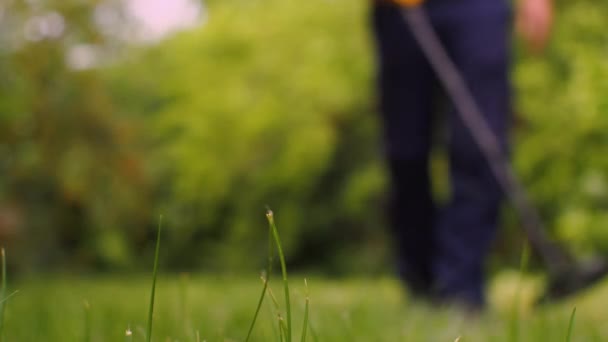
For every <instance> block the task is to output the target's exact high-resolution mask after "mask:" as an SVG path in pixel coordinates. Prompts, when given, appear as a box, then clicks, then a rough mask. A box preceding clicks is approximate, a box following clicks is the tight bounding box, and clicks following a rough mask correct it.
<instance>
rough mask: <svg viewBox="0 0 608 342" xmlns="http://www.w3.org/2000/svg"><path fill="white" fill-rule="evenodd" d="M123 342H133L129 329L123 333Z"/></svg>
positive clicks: (131, 332)
mask: <svg viewBox="0 0 608 342" xmlns="http://www.w3.org/2000/svg"><path fill="white" fill-rule="evenodd" d="M125 342H133V331H132V330H131V327H127V330H126V331H125Z"/></svg>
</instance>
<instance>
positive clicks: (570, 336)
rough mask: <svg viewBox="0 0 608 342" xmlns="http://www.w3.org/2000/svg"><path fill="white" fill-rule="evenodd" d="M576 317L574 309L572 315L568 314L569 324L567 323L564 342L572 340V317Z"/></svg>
mask: <svg viewBox="0 0 608 342" xmlns="http://www.w3.org/2000/svg"><path fill="white" fill-rule="evenodd" d="M575 315H576V307H574V309H572V314H570V323H568V333H567V334H566V342H570V339H571V338H572V329H574V316H575Z"/></svg>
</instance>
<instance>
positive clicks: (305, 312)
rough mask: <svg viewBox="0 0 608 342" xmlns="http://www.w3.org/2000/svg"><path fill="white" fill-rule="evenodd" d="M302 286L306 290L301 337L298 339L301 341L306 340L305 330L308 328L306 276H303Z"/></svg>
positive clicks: (308, 300)
mask: <svg viewBox="0 0 608 342" xmlns="http://www.w3.org/2000/svg"><path fill="white" fill-rule="evenodd" d="M304 288H305V291H306V305H305V306H304V323H303V324H302V338H301V339H300V341H301V342H305V341H306V331H307V330H308V307H309V304H310V297H309V295H308V282H307V281H306V278H304Z"/></svg>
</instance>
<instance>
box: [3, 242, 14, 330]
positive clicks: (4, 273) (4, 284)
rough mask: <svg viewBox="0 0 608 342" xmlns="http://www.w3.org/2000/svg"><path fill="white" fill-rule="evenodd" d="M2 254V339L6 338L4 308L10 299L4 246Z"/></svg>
mask: <svg viewBox="0 0 608 342" xmlns="http://www.w3.org/2000/svg"><path fill="white" fill-rule="evenodd" d="M0 253H1V254H2V257H1V258H2V287H1V288H0V341H3V340H4V308H5V304H4V303H5V302H6V300H7V299H8V297H6V288H7V286H6V253H5V252H4V248H2V249H0ZM11 296H12V295H11Z"/></svg>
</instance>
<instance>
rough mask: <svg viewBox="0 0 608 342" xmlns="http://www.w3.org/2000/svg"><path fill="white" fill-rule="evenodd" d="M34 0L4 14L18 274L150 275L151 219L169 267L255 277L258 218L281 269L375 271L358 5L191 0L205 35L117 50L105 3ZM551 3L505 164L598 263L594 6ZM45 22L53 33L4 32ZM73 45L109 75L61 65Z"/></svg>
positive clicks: (379, 213) (381, 185)
mask: <svg viewBox="0 0 608 342" xmlns="http://www.w3.org/2000/svg"><path fill="white" fill-rule="evenodd" d="M31 3H36V4H38V5H36V6H33V5H31V4H30V2H27V4H30V5H24V4H26V3H25V2H23V3H22V2H21V1H9V2H8V5H6V4H5V5H0V6H3V7H1V8H2V10H3V13H4V15H3V16H2V17H0V28H3V32H5V33H4V34H0V41H2V45H1V46H0V240H2V241H3V243H4V244H7V245H9V248H12V249H13V250H16V251H18V253H17V254H18V255H19V258H18V259H17V260H18V261H17V262H18V264H19V266H21V267H34V268H38V269H40V268H43V267H48V266H62V265H65V266H82V267H93V268H95V269H104V268H108V267H111V268H113V269H117V268H118V269H120V268H123V267H130V266H134V265H140V264H141V263H144V264H145V265H148V264H149V260H150V258H147V257H146V258H140V257H141V256H149V253H150V252H151V250H152V248H151V247H152V243H151V241H152V237H153V232H154V226H155V221H156V218H157V217H158V214H160V213H163V214H164V215H165V217H166V218H167V230H166V231H165V232H166V235H165V241H166V243H164V248H166V250H167V251H166V252H165V253H164V255H165V256H166V258H165V262H166V264H167V265H168V266H170V267H171V268H172V269H189V268H194V267H204V268H205V269H217V268H229V269H239V268H241V267H248V268H250V267H251V266H254V265H257V266H260V265H263V263H264V256H265V251H266V249H265V248H266V247H265V245H266V238H267V235H266V225H265V223H264V215H263V214H264V208H265V206H266V205H268V206H270V207H271V208H272V209H273V210H274V211H275V214H276V219H277V223H278V225H279V226H280V227H281V230H282V233H281V236H282V238H283V240H284V244H285V250H286V253H287V254H288V255H287V259H288V260H290V261H291V263H292V267H293V266H296V267H307V266H312V265H314V266H320V267H322V268H324V269H325V270H329V271H332V272H334V273H335V272H342V271H369V270H376V269H378V265H383V264H385V263H383V261H386V260H387V258H388V255H389V253H390V252H389V244H388V243H387V241H386V240H387V239H386V238H385V222H384V220H383V198H384V195H383V194H384V192H385V175H384V169H383V166H382V156H381V155H380V150H381V149H380V143H379V137H378V122H377V120H376V114H375V111H376V110H375V104H374V87H373V82H374V76H373V51H372V47H371V41H370V37H369V34H368V27H367V26H368V18H367V8H368V3H367V2H366V1H347V0H332V1H329V0H312V1H307V2H295V1H285V0H255V1H239V0H221V1H217V0H216V1H206V2H205V4H206V9H207V21H206V22H205V24H204V25H202V26H201V27H200V28H197V29H194V30H192V31H189V32H183V33H180V34H178V35H176V36H173V37H171V38H169V39H167V40H164V41H161V42H159V43H158V44H155V45H151V46H145V47H142V46H139V47H130V48H128V49H122V50H121V51H122V53H121V54H120V55H118V56H115V55H112V54H111V53H110V52H112V51H114V50H113V49H116V46H117V45H119V46H120V45H121V44H124V42H121V41H120V39H119V38H117V37H114V36H111V35H108V34H107V32H104V30H102V29H101V28H100V27H99V26H98V25H95V23H94V22H93V21H92V20H91V18H93V17H95V9H96V8H97V9H98V8H99V6H102V5H107V3H108V1H94V0H89V1H80V0H78V1H76V0H73V1H60V0H45V1H36V2H31ZM557 5H558V15H557V18H556V31H555V34H554V39H553V42H552V45H551V46H550V48H549V50H548V51H547V54H546V56H542V57H536V56H529V55H527V54H525V53H523V52H521V51H519V49H518V54H517V56H516V63H515V65H514V81H515V86H516V89H517V92H518V96H517V106H516V107H517V112H518V117H519V120H518V125H517V126H516V127H515V128H516V129H515V137H514V152H515V153H514V162H515V166H516V168H517V170H518V173H520V174H521V175H522V177H523V180H524V182H525V184H526V186H527V187H528V188H529V189H530V191H531V192H532V195H533V198H534V200H535V202H536V203H537V204H538V205H539V206H540V208H541V210H542V214H543V216H544V217H545V218H546V219H547V221H548V226H549V227H552V229H554V233H555V234H557V236H558V237H559V238H560V239H563V240H564V241H566V243H568V244H574V245H575V246H576V247H577V249H578V251H580V252H582V253H586V252H590V251H598V250H599V251H604V252H607V253H608V231H607V230H605V229H604V227H605V226H606V225H607V224H608V210H607V207H608V183H607V182H608V178H607V177H608V157H606V155H608V154H606V150H608V134H607V133H606V132H608V116H607V114H608V97H606V96H605V95H604V94H606V93H608V81H607V80H608V62H606V60H607V59H606V57H608V56H607V54H608V52H607V51H608V49H607V46H608V39H607V38H606V36H605V34H604V33H603V32H604V23H605V22H606V19H607V15H606V13H608V4H604V3H597V2H595V1H592V0H581V1H576V2H566V1H562V2H558V4H557ZM50 11H53V13H58V14H60V16H61V17H62V18H63V20H64V22H65V27H64V30H63V31H62V33H61V34H60V35H56V36H52V37H51V36H49V37H42V38H41V37H35V38H36V39H31V38H30V39H29V40H28V39H26V38H21V39H16V38H14V37H19V36H22V35H20V32H22V31H23V27H27V23H28V21H29V20H31V19H32V18H34V17H37V16H41V15H48V13H49V12H50ZM7 14H10V15H7ZM16 14H18V15H16ZM6 18H12V19H11V20H7V19H6ZM82 44H87V45H94V46H95V47H96V51H98V54H101V53H100V52H99V51H102V52H104V53H105V54H101V55H102V56H103V58H104V61H105V63H101V64H99V65H98V66H97V67H95V68H86V69H79V68H74V67H73V66H70V64H69V63H67V62H66V56H67V55H69V52H70V51H71V50H70V49H72V48H74V47H75V46H76V47H77V46H82ZM442 167H443V166H442V165H441V164H437V165H436V168H438V169H440V168H442ZM435 173H436V174H438V175H441V174H442V172H441V171H440V170H439V171H438V172H435ZM440 183H441V184H444V183H445V181H442V182H440ZM506 223H507V225H508V226H509V227H510V228H512V230H509V233H508V234H510V235H509V236H510V237H511V238H504V239H502V242H499V244H500V245H502V246H503V247H504V248H502V249H501V250H510V251H512V252H513V253H515V254H518V253H519V248H520V244H519V243H517V244H515V243H514V242H515V241H517V239H516V238H512V237H513V236H521V235H520V234H519V233H513V231H514V230H513V228H515V227H516V225H517V223H514V221H513V220H506ZM518 234H519V235H518ZM9 250H10V249H9ZM12 254H13V255H15V253H12ZM15 260H16V259H14V258H13V262H15Z"/></svg>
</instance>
